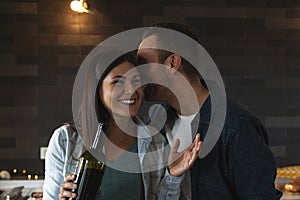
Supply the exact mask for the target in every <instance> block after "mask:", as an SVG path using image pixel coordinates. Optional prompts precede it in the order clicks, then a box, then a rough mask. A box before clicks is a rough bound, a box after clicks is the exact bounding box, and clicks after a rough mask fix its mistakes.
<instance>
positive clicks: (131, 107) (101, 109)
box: [43, 54, 201, 200]
mask: <svg viewBox="0 0 300 200" xmlns="http://www.w3.org/2000/svg"><path fill="white" fill-rule="evenodd" d="M98 59H100V58H98ZM97 70H98V71H97V74H99V68H98V69H97ZM142 98H143V91H142V87H141V80H140V76H139V73H138V71H137V69H136V68H135V60H134V59H133V57H131V56H130V54H125V55H123V56H121V57H119V58H118V59H116V60H115V61H114V62H113V63H111V64H110V65H109V66H108V67H107V68H105V69H103V73H102V76H101V77H100V79H99V81H98V84H97V89H96V95H95V99H96V100H95V108H96V109H95V112H96V115H97V119H98V123H99V124H101V125H103V127H102V130H100V131H101V134H102V135H101V137H100V138H101V139H100V140H101V144H102V145H103V149H105V163H106V165H107V167H106V169H105V173H104V176H103V179H102V186H101V190H99V192H98V193H97V195H96V199H101V200H103V199H123V200H124V199H128V200H129V199H130V200H134V199H136V200H140V199H166V198H167V196H168V198H170V199H179V197H180V183H181V181H182V179H183V174H184V172H185V171H186V170H188V169H189V168H190V166H192V164H193V161H194V160H196V158H197V156H198V153H199V151H200V146H201V143H200V140H199V136H197V137H196V139H195V140H194V142H193V143H192V144H191V146H190V147H189V148H188V149H187V150H186V151H185V152H184V153H183V154H180V155H181V156H180V157H179V159H178V160H177V161H176V162H174V163H173V164H172V165H169V167H168V168H166V167H164V166H163V165H164V164H166V162H164V161H165V160H167V159H168V158H165V157H166V156H165V155H166V152H165V151H164V148H165V145H166V140H165V138H164V136H162V135H161V134H155V135H151V133H150V131H148V130H146V129H147V128H145V126H137V125H135V124H134V123H132V121H134V122H136V123H138V124H140V123H142V121H141V120H140V119H139V118H138V117H137V115H138V111H139V108H140V105H141V102H142ZM83 109H84V108H83ZM76 125H77V124H76ZM121 127H126V130H123V128H121ZM103 130H104V131H103ZM98 131H99V130H98ZM129 132H130V133H129ZM147 134H148V135H147ZM103 136H104V137H103ZM82 138H83V137H80V136H79V135H78V133H77V132H76V131H75V130H74V129H73V128H72V127H71V126H70V125H64V126H62V127H60V128H58V129H57V130H55V132H54V134H53V136H52V138H51V140H50V142H49V146H48V150H47V154H46V172H45V183H44V191H43V192H44V199H67V198H70V197H72V198H74V197H76V193H73V192H71V190H72V189H75V188H76V187H77V185H76V184H75V183H73V182H72V180H74V175H73V174H74V172H75V168H76V158H78V157H79V156H80V155H81V154H82V152H83V150H84V149H85V148H86V147H85V146H86V143H85V142H86V141H84V139H82ZM177 149H178V142H177V143H176V145H174V147H173V149H172V150H171V155H172V156H173V157H174V156H176V154H177ZM128 152H132V153H133V154H130V155H131V157H130V156H129V157H130V160H126V159H128V158H129V157H128V156H127V153H128ZM152 152H155V153H153V154H151V153H152ZM147 153H149V154H148V155H147ZM171 155H170V156H171ZM155 162H157V163H155ZM122 165H124V170H122V169H120V166H121V167H122ZM127 165H128V166H129V168H130V167H131V168H132V167H133V168H134V172H135V173H133V172H132V171H130V170H128V167H127V168H126V166H127ZM153 166H155V167H153ZM169 171H170V172H172V175H171V174H170V173H169Z"/></svg>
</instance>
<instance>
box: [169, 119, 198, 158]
mask: <svg viewBox="0 0 300 200" xmlns="http://www.w3.org/2000/svg"><path fill="white" fill-rule="evenodd" d="M177 115H178V118H177V119H176V121H175V123H174V126H173V128H172V130H171V131H170V132H169V131H168V132H167V139H168V142H169V144H171V145H172V144H173V143H174V142H175V139H176V138H178V139H179V140H180V146H179V149H178V152H181V151H183V150H184V149H186V148H187V147H188V146H189V145H190V144H191V143H192V141H193V138H192V129H191V122H192V121H193V119H194V118H195V116H196V115H197V113H196V114H192V115H187V116H184V115H179V114H177Z"/></svg>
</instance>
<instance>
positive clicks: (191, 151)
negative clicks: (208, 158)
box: [168, 133, 202, 176]
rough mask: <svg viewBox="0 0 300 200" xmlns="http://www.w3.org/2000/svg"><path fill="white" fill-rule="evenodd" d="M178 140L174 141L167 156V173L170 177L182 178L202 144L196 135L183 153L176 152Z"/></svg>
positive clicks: (193, 161) (196, 156) (194, 159)
mask: <svg viewBox="0 0 300 200" xmlns="http://www.w3.org/2000/svg"><path fill="white" fill-rule="evenodd" d="M179 145H180V140H179V139H176V140H175V143H174V145H173V147H172V149H171V152H170V155H169V163H171V164H170V165H169V166H168V168H169V173H170V174H171V175H172V176H182V175H183V174H184V173H185V172H186V171H187V170H189V169H190V168H191V167H192V166H193V165H194V163H195V161H196V160H197V158H198V154H199V152H200V149H201V145H202V142H201V141H200V134H199V133H198V134H197V135H196V137H195V139H194V141H193V143H192V144H191V145H190V146H189V147H188V148H186V149H185V150H184V151H183V152H178V148H179Z"/></svg>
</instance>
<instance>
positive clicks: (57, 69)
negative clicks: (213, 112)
mask: <svg viewBox="0 0 300 200" xmlns="http://www.w3.org/2000/svg"><path fill="white" fill-rule="evenodd" d="M69 3H70V1H69V0H51V1H48V0H2V1H1V2H0V25H1V29H0V91H1V92H0V145H1V146H0V169H3V168H13V167H16V168H28V169H31V170H35V171H38V170H41V169H42V168H43V161H40V160H39V147H41V146H46V145H47V143H48V140H49V137H50V136H51V134H52V131H53V129H54V128H55V127H57V126H58V125H59V124H61V123H63V122H64V121H68V120H72V113H71V92H72V86H73V80H74V77H75V75H76V72H77V70H78V68H79V66H80V64H81V62H82V60H83V59H84V57H85V55H87V54H88V52H89V51H90V50H91V49H92V48H93V47H94V46H95V45H97V44H98V43H99V42H101V41H103V40H104V39H106V38H107V37H109V36H111V35H113V34H116V33H119V32H120V31H123V30H127V29H130V28H136V27H141V26H146V25H149V24H151V23H153V22H158V21H176V22H186V23H190V24H192V25H194V26H195V27H197V30H198V33H199V36H200V37H201V45H202V46H203V47H205V48H206V50H207V51H208V52H209V53H210V55H211V56H212V57H213V59H214V61H215V62H216V64H217V66H218V67H219V69H220V72H221V74H222V76H223V79H224V82H225V84H226V90H227V94H228V95H229V96H231V97H233V98H234V99H236V100H237V101H239V102H240V103H241V104H243V105H245V106H246V107H247V108H248V109H250V110H251V111H253V112H255V113H256V114H257V115H258V116H259V117H261V119H262V121H263V122H264V123H265V125H266V127H267V128H268V130H269V131H270V145H271V146H272V149H273V152H274V154H275V156H276V159H277V162H278V165H280V166H281V165H286V164H299V163H300V158H299V152H300V145H299V142H300V58H299V56H300V46H299V45H300V1H299V0H251V1H250V0H215V1H211V0H172V1H171V0H165V1H159V0H154V1H142V0H125V1H124V0H101V1H99V0H97V1H96V0H94V1H92V0H91V1H90V4H92V5H91V7H92V9H93V11H94V14H76V13H74V12H72V11H71V10H70V9H69Z"/></svg>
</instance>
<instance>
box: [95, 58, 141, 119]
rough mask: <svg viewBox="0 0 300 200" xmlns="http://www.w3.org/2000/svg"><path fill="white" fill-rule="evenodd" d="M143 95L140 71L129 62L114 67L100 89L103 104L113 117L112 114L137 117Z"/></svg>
mask: <svg viewBox="0 0 300 200" xmlns="http://www.w3.org/2000/svg"><path fill="white" fill-rule="evenodd" d="M127 72H128V73H127ZM125 73H126V74H125ZM142 94H143V92H142V87H141V80H140V76H139V74H138V71H137V70H136V68H135V66H134V65H133V64H132V63H130V62H127V61H126V62H123V63H121V64H119V65H117V66H116V67H114V68H113V69H112V70H111V71H110V72H109V73H108V74H107V75H106V77H105V78H104V79H103V82H102V87H100V89H99V95H100V99H101V101H102V104H103V105H104V107H105V108H106V109H107V111H108V112H109V113H110V115H111V116H112V113H113V114H117V115H119V116H126V117H129V116H130V117H133V116H136V115H137V113H138V110H139V107H140V105H141V102H142Z"/></svg>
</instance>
